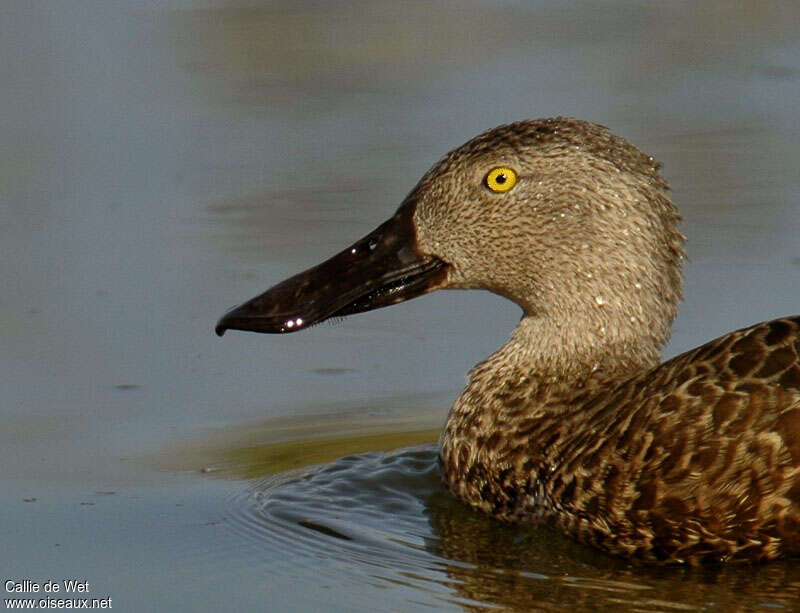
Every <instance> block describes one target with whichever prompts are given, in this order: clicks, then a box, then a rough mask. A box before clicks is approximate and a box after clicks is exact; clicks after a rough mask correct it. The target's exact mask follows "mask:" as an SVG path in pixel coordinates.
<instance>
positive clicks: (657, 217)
mask: <svg viewBox="0 0 800 613" xmlns="http://www.w3.org/2000/svg"><path fill="white" fill-rule="evenodd" d="M498 166H507V167H509V168H511V169H513V170H514V171H516V173H517V175H518V179H517V183H516V185H515V186H514V187H513V189H511V190H510V191H508V192H505V193H493V192H492V191H491V190H489V189H487V188H486V186H485V184H484V177H485V176H486V174H487V173H488V172H489V171H490V170H491V169H492V168H495V167H498ZM667 189H668V188H667V184H666V182H665V181H664V180H663V179H662V178H661V176H660V175H659V173H658V164H657V163H656V162H655V161H654V160H653V158H652V157H649V156H647V155H645V154H643V153H642V152H641V151H639V150H638V149H636V148H635V147H634V146H633V145H631V144H630V143H628V142H627V141H625V140H623V139H621V138H618V137H616V136H614V135H613V134H611V133H610V132H609V130H608V129H606V128H604V127H602V126H598V125H596V124H592V123H587V122H583V121H577V120H574V119H566V118H556V119H544V120H530V121H521V122H517V123H513V124H509V125H507V126H500V127H498V128H495V129H493V130H490V131H488V132H485V133H483V134H481V135H479V136H477V137H476V138H474V139H472V140H471V141H469V142H467V143H466V144H464V145H463V146H461V147H459V148H457V149H455V150H454V151H452V152H451V153H449V154H448V155H447V156H446V157H445V158H444V159H443V160H442V161H441V162H439V163H438V164H437V165H435V166H434V167H433V168H432V169H431V170H430V171H428V173H426V175H425V176H424V177H423V178H422V180H421V181H420V182H419V184H418V185H417V187H416V188H415V190H414V191H413V192H412V194H411V195H410V197H409V198H410V199H413V200H414V201H415V202H416V213H415V217H414V221H415V225H416V232H417V241H418V245H419V249H420V250H421V251H422V252H424V253H428V254H431V255H434V256H436V257H438V258H439V259H441V260H443V261H445V262H446V263H447V264H449V269H448V276H447V283H446V287H453V288H485V289H488V290H490V291H494V292H496V293H498V294H501V295H503V296H505V297H507V298H509V299H511V300H513V301H514V302H516V303H517V304H519V305H520V307H522V309H523V311H524V313H525V315H526V316H527V317H528V318H530V321H529V323H533V322H534V321H535V322H537V325H536V328H537V330H536V331H535V332H534V333H533V334H532V335H531V338H529V339H527V340H528V341H534V340H535V344H534V345H527V347H528V349H530V352H535V353H538V354H539V356H540V358H541V359H540V360H539V367H540V373H542V371H541V368H544V367H546V368H547V370H552V371H553V375H559V376H563V375H564V374H565V369H568V370H574V369H575V368H578V369H584V368H585V367H587V366H588V367H589V368H594V367H597V368H604V369H607V368H609V367H612V368H613V369H614V370H620V369H622V370H625V371H630V370H631V369H632V368H636V367H641V366H645V365H654V364H656V363H657V361H658V357H659V355H660V351H661V347H662V346H663V344H664V343H665V342H666V340H667V339H668V337H669V327H670V324H671V323H672V320H673V319H674V317H675V314H676V311H677V303H678V300H679V299H680V296H681V260H682V258H683V241H684V237H683V235H682V234H681V233H680V232H679V231H678V227H677V226H678V222H679V220H680V217H679V215H678V213H677V211H676V210H675V208H674V206H673V205H672V203H671V202H670V201H669V198H668V197H667V193H666V192H667ZM571 332H574V333H575V336H574V337H573V336H572V335H571V334H570V333H571ZM533 337H535V339H534V338H533ZM590 341H591V342H593V343H594V345H595V348H596V349H597V350H598V352H599V353H598V352H596V351H594V350H593V348H592V347H591V346H590ZM609 351H611V352H612V354H614V355H613V358H614V359H613V360H610V359H608V358H611V357H612V355H611V354H609V353H608V352H609ZM530 352H528V351H526V352H524V353H530ZM550 354H552V356H551V355H550ZM515 356H517V357H520V358H521V359H523V360H526V361H527V360H528V359H529V356H528V355H521V354H520V353H518V352H516V353H515ZM551 357H552V363H551V364H547V365H546V364H544V361H546V360H547V359H549V358H551ZM561 357H566V358H567V359H568V361H569V364H565V363H564V360H562V359H561ZM578 361H580V362H581V363H580V364H578ZM603 362H605V363H603ZM631 362H633V363H631ZM542 374H543V373H542Z"/></svg>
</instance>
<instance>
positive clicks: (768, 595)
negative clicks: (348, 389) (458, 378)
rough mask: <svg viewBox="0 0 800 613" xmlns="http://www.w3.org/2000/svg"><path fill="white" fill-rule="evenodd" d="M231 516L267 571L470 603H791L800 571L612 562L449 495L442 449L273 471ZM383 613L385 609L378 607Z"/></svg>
mask: <svg viewBox="0 0 800 613" xmlns="http://www.w3.org/2000/svg"><path fill="white" fill-rule="evenodd" d="M228 517H229V519H230V520H231V522H230V523H231V527H232V529H233V530H234V532H235V533H237V534H238V537H239V538H241V539H243V541H245V542H246V543H248V544H249V546H250V547H251V549H252V550H253V551H257V552H258V553H257V554H254V555H255V557H256V558H257V560H258V563H259V564H260V565H262V567H263V571H264V572H265V573H276V574H281V573H296V574H297V581H298V582H299V583H302V582H303V581H304V580H312V579H311V578H313V577H317V578H316V579H314V580H316V581H320V579H319V578H318V576H319V575H323V576H326V577H329V578H331V579H335V580H336V581H342V582H345V583H347V584H352V585H355V586H358V585H359V584H361V585H365V586H372V587H381V586H383V588H387V587H396V586H403V587H404V588H410V589H412V590H413V591H414V595H415V596H414V597H415V598H417V599H419V602H420V603H424V604H428V605H434V604H437V603H438V604H439V605H441V604H442V603H450V604H454V605H459V606H460V607H463V608H465V609H467V610H475V611H484V610H487V609H489V608H491V607H493V606H497V607H501V608H503V609H504V610H520V611H528V610H553V611H563V610H589V609H594V608H604V607H608V608H610V609H612V610H630V611H635V610H642V611H645V610H646V611H652V610H664V611H695V610H706V609H711V610H720V611H733V610H752V609H755V608H758V607H770V608H777V609H786V610H792V609H793V607H795V606H796V605H797V602H798V599H800V566H799V565H798V564H797V563H794V562H779V563H776V564H769V565H764V566H758V567H749V566H743V565H740V566H720V567H708V568H700V569H693V568H683V567H679V568H667V567H661V568H660V567H649V566H643V565H639V564H630V563H628V562H626V561H623V560H618V559H613V558H609V557H608V556H605V555H604V554H602V553H599V552H597V551H595V550H592V549H590V548H587V547H584V546H582V545H580V544H577V543H574V542H573V541H571V540H570V539H568V538H566V537H562V536H561V535H559V534H556V533H555V532H554V531H552V530H551V529H549V528H548V527H546V526H538V527H537V526H512V525H507V524H502V523H500V522H497V521H494V520H492V519H490V518H488V517H486V516H485V515H483V514H481V513H478V512H475V511H472V510H471V509H470V508H468V507H467V506H465V505H463V504H461V503H459V502H458V501H456V500H455V499H454V498H452V497H451V496H450V495H449V494H448V493H447V492H446V491H444V489H443V486H442V484H441V478H440V475H439V471H438V468H437V464H436V449H435V447H434V446H431V445H426V446H420V447H411V448H406V449H402V450H399V451H396V452H393V453H365V454H361V455H353V456H347V457H344V458H341V459H339V460H336V461H334V462H331V463H329V464H327V465H325V466H323V467H318V468H315V469H306V470H305V471H302V472H299V473H294V474H285V475H282V476H279V477H271V478H269V479H267V480H264V481H260V482H258V483H256V484H255V485H253V486H252V487H251V488H250V489H248V490H246V491H243V492H241V493H240V494H239V495H238V496H236V497H234V498H233V499H231V501H230V505H229V511H228ZM376 609H377V610H382V609H381V606H380V604H379V603H378V604H376Z"/></svg>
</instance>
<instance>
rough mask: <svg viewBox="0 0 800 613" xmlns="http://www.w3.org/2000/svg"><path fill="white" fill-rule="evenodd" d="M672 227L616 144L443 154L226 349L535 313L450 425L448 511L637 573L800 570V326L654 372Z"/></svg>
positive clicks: (556, 139) (592, 133)
mask: <svg viewBox="0 0 800 613" xmlns="http://www.w3.org/2000/svg"><path fill="white" fill-rule="evenodd" d="M679 219H680V218H679V216H678V214H677V212H676V210H675V208H674V207H673V205H672V203H671V202H670V200H669V198H668V196H667V185H666V183H665V182H664V180H663V179H662V178H661V176H660V175H659V172H658V164H656V163H655V162H654V161H653V158H651V157H649V156H647V155H645V154H643V153H642V152H640V151H639V150H638V149H636V148H635V147H634V146H633V145H631V144H630V143H628V142H627V141H625V140H623V139H621V138H618V137H615V136H613V135H612V134H611V133H610V132H609V131H608V130H607V129H606V128H604V127H601V126H597V125H595V124H591V123H586V122H582V121H577V120H574V119H565V118H556V119H544V120H532V121H522V122H518V123H513V124H509V125H507V126H501V127H499V128H495V129H494V130H490V131H488V132H485V133H483V134H481V135H479V136H477V137H475V138H474V139H472V140H471V141H469V142H467V143H466V144H465V145H463V146H461V147H459V148H457V149H455V150H453V151H452V152H451V153H449V154H448V155H447V156H445V157H444V158H443V159H442V160H441V161H440V162H439V163H438V164H436V165H435V166H434V167H433V168H432V169H431V170H429V171H428V172H427V173H426V174H425V175H424V176H423V178H422V179H421V180H420V182H419V183H418V184H417V186H416V187H415V188H414V189H413V190H412V191H411V193H410V194H409V196H408V197H407V198H406V200H405V201H404V203H403V204H402V206H401V207H400V209H399V210H398V211H397V213H396V214H395V215H394V216H393V217H392V218H391V219H390V220H389V221H387V222H386V223H384V224H383V225H381V226H380V227H379V228H378V229H377V230H375V231H374V232H372V233H371V234H369V235H368V236H367V237H365V238H364V239H362V241H359V242H357V243H356V244H354V245H353V246H352V247H350V248H348V249H345V250H344V251H342V252H341V253H339V254H337V255H336V256H334V257H332V258H331V259H330V260H328V261H326V262H324V263H323V264H320V265H319V266H316V267H314V268H312V269H309V270H308V271H306V272H304V273H300V274H299V275H296V276H295V277H292V278H291V279H288V280H287V281H284V282H283V283H280V284H278V285H277V286H275V287H273V288H272V289H271V290H268V291H267V292H265V293H264V294H262V295H260V296H258V297H256V298H255V299H253V300H251V301H249V302H247V303H245V304H244V305H242V306H241V307H238V308H237V309H234V310H233V311H231V312H229V313H228V314H227V315H226V316H225V317H223V318H222V319H221V320H220V322H219V323H218V326H217V331H218V333H220V334H221V333H223V332H224V331H225V330H226V329H230V328H239V329H244V330H255V331H260V332H292V331H296V330H298V329H300V328H303V327H306V326H307V325H308V324H309V323H313V322H314V321H320V320H322V319H325V318H326V317H330V316H335V315H347V314H352V313H357V312H360V311H364V310H368V309H371V308H378V307H383V306H388V305H391V304H395V303H397V302H400V301H403V300H406V299H408V298H411V297H413V296H416V295H419V294H422V293H425V292H428V291H432V290H434V289H438V288H483V289H488V290H490V291H493V292H496V293H498V294H500V295H502V296H505V297H507V298H509V299H511V300H513V301H514V302H516V303H517V304H518V305H520V307H521V308H522V311H523V315H522V318H521V320H520V322H519V325H518V326H517V327H516V329H515V330H514V332H513V333H512V335H511V339H510V340H509V341H508V342H507V343H506V344H505V345H503V346H502V347H501V348H500V349H498V350H497V351H496V352H494V353H493V354H492V355H490V356H489V357H488V358H487V359H486V360H485V361H483V362H482V363H481V364H479V365H477V366H476V367H475V368H473V369H472V371H471V372H470V374H469V378H468V382H467V387H466V389H465V390H464V391H463V392H462V393H461V395H460V396H459V398H458V399H457V400H456V402H455V404H454V405H453V408H452V409H451V411H450V415H449V417H448V419H447V424H446V426H445V428H444V431H443V433H442V436H441V439H440V461H441V466H442V474H443V477H444V480H445V482H446V483H447V485H448V486H449V488H450V490H451V491H452V492H453V494H455V495H456V496H457V497H458V498H460V499H462V500H463V501H465V502H467V503H469V504H470V505H472V506H473V507H475V508H477V509H480V510H483V511H485V512H487V513H489V514H491V515H493V516H494V517H496V518H498V519H502V520H506V521H517V522H531V521H546V522H549V523H551V524H552V525H554V526H556V527H558V528H559V529H560V530H562V531H563V532H565V533H566V534H569V535H571V536H573V537H575V538H577V539H578V540H580V541H582V542H584V543H588V544H591V545H594V546H596V547H599V548H601V549H603V550H605V551H607V552H609V553H612V554H617V555H623V556H629V557H635V558H640V559H643V560H647V561H661V562H688V563H698V562H702V561H707V560H715V561H719V560H747V561H758V560H770V559H774V558H777V557H781V556H787V555H798V554H800V317H797V316H796V317H791V318H785V319H780V320H775V321H772V322H767V323H763V324H758V325H756V326H752V327H750V328H747V329H743V330H739V331H737V332H732V333H730V334H728V335H725V336H723V337H721V338H719V339H717V340H715V341H712V342H710V343H707V344H706V345H703V346H702V347H700V348H698V349H696V350H694V351H690V352H687V353H685V354H683V355H680V356H678V357H676V358H673V359H672V360H670V361H668V362H665V363H663V364H659V361H660V352H661V348H662V346H663V344H664V342H665V341H666V340H667V337H668V335H669V327H670V324H671V323H672V320H673V319H674V317H675V313H676V309H677V303H678V301H679V299H680V294H681V260H682V259H683V241H684V237H683V236H682V235H681V233H680V232H679V231H678V228H677V225H678V222H679ZM300 314H302V316H300Z"/></svg>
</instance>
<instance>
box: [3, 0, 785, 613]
mask: <svg viewBox="0 0 800 613" xmlns="http://www.w3.org/2000/svg"><path fill="white" fill-rule="evenodd" d="M0 20H2V21H1V22H2V23H3V25H4V26H5V27H4V28H3V37H2V38H0V55H1V56H2V57H3V62H2V74H3V83H4V86H3V88H2V89H0V109H2V111H0V118H1V120H0V141H1V142H2V147H0V154H1V155H2V157H3V159H2V163H0V258H1V259H0V262H2V263H0V279H2V282H3V287H4V291H3V292H2V295H1V296H0V338H1V339H2V340H0V371H2V372H3V373H4V377H3V379H2V383H0V386H1V387H0V398H2V403H1V404H0V466H2V468H1V469H0V481H1V482H2V484H3V487H2V497H3V500H2V503H3V508H4V520H3V522H2V525H3V528H4V530H3V537H4V543H5V546H4V552H3V556H2V558H0V559H2V567H1V568H0V571H2V572H0V574H2V576H3V578H6V577H12V578H13V577H15V578H20V579H24V578H30V579H36V580H41V581H46V580H47V579H63V578H67V577H75V578H78V579H84V580H88V581H89V582H90V584H91V585H92V594H93V595H94V596H97V597H102V596H109V597H112V598H114V608H118V609H122V610H140V609H141V608H143V607H155V608H157V609H163V610H169V609H170V608H186V609H190V610H197V611H203V610H217V609H218V608H220V607H223V606H224V607H231V606H241V607H256V606H258V607H261V608H263V606H264V603H276V604H279V605H280V607H276V608H280V609H285V610H318V609H319V608H320V607H321V606H323V605H324V608H327V609H333V610H352V609H353V608H356V609H363V610H376V609H379V608H380V607H383V608H384V610H408V609H409V608H414V607H422V606H423V605H429V606H430V607H432V608H434V609H439V608H440V609H443V610H448V609H455V610H458V609H463V608H466V609H477V610H480V609H483V608H486V607H488V606H491V605H500V606H505V607H507V608H512V609H513V608H522V609H530V608H535V607H540V608H561V609H564V608H576V609H579V608H581V607H583V608H587V609H591V608H597V607H600V606H604V607H607V606H614V607H623V606H625V607H627V608H630V609H637V608H638V609H654V608H655V609H669V608H670V607H671V608H678V609H681V608H685V609H696V608H708V609H713V608H715V607H716V608H719V609H720V610H729V609H735V608H740V609H751V608H756V607H780V606H783V607H786V608H791V606H792V603H793V602H796V600H797V597H798V577H797V574H796V571H795V568H796V566H797V565H796V564H792V563H790V562H787V563H782V564H775V565H769V566H766V567H763V568H758V569H733V568H731V569H727V568H726V569H717V570H714V571H710V570H709V571H689V570H681V569H678V570H674V569H673V570H653V569H647V568H640V567H631V566H628V565H626V564H624V563H617V562H616V561H612V560H609V559H608V558H606V557H604V556H600V555H599V554H596V553H595V552H591V551H588V550H586V549H585V548H583V547H581V546H578V545H575V544H573V543H571V542H569V541H568V540H565V539H562V538H561V537H558V536H557V535H554V534H551V533H550V532H548V531H546V530H545V531H543V530H531V529H524V530H523V529H519V528H514V529H512V528H509V527H506V526H502V525H498V524H496V523H495V522H492V521H490V520H488V519H486V518H483V517H481V516H479V515H476V514H474V513H472V512H471V511H470V510H469V509H464V508H462V507H461V506H460V505H459V504H458V503H456V502H454V501H452V500H451V499H450V498H449V497H448V496H446V495H445V494H444V493H443V492H441V491H440V490H439V488H438V485H437V483H438V481H437V479H436V475H435V469H434V467H433V465H432V460H431V458H432V451H431V449H432V448H431V447H422V448H414V449H413V450H411V451H400V452H397V453H396V454H395V455H390V456H381V455H374V454H372V453H368V452H371V451H373V450H391V449H397V448H402V447H404V446H407V445H418V444H423V443H428V444H430V443H432V442H433V441H435V438H436V431H437V429H438V428H439V427H440V426H441V424H442V422H443V420H444V418H445V415H446V411H447V408H448V406H449V404H450V403H451V402H452V400H453V399H454V398H455V396H456V394H457V393H458V390H459V388H460V387H461V385H462V384H463V380H464V374H465V373H466V372H467V370H468V369H469V367H470V366H472V365H473V364H474V363H476V362H477V361H479V360H480V359H481V358H482V357H484V356H485V355H486V354H488V353H489V352H490V351H492V350H493V349H494V348H495V347H497V346H498V345H499V344H500V343H502V342H503V341H504V340H505V339H506V338H507V336H508V333H509V331H510V330H511V328H512V327H513V325H514V324H515V323H516V320H517V319H518V317H519V312H518V309H517V307H515V306H514V305H511V304H509V303H507V302H505V301H503V300H501V299H499V298H497V297H495V296H492V295H490V294H486V293H482V292H439V293H436V294H432V295H429V296H426V297H424V298H421V299H419V300H416V301H412V302H410V303H406V304H403V305H400V306H397V307H393V308H390V309H384V310H380V311H375V312H370V313H365V314H362V315H358V316H356V317H353V318H350V319H348V320H346V321H343V322H340V323H336V324H333V325H323V326H317V327H315V328H314V329H313V330H310V331H307V332H303V333H299V334H296V335H289V336H286V337H277V338H275V337H269V338H267V337H261V336H258V335H246V334H236V335H226V337H225V339H224V340H222V341H221V340H219V339H217V338H216V337H215V336H214V335H213V325H214V323H215V321H216V319H217V318H218V317H219V315H221V313H222V312H224V311H225V309H226V308H228V307H229V306H232V305H233V304H235V303H238V302H241V301H242V300H243V299H246V298H249V297H250V296H252V295H254V294H255V293H257V292H259V291H261V290H263V289H265V288H267V287H269V286H270V285H272V284H273V283H275V282H276V281H278V280H280V279H282V278H284V277H285V276H286V275H288V274H292V273H294V272H297V271H299V270H301V269H304V268H306V267H308V266H310V265H313V264H315V263H317V262H319V261H321V260H322V259H324V258H325V257H327V256H329V255H330V254H332V253H334V252H336V251H338V250H339V249H340V248H342V247H343V246H345V245H347V244H350V243H351V242H352V241H353V240H355V239H357V238H359V237H360V236H362V235H364V234H366V233H367V232H369V231H370V230H371V229H373V228H374V227H375V226H377V225H378V224H379V223H380V222H382V221H383V220H384V219H385V218H386V217H388V216H389V215H390V214H391V213H392V212H393V211H394V209H395V208H396V206H397V205H398V204H399V202H400V201H401V200H402V198H403V197H404V196H405V194H406V193H407V192H408V190H409V189H410V188H411V187H412V186H413V184H414V183H415V182H416V180H417V179H418V178H419V176H420V175H421V174H422V173H423V172H424V171H425V170H426V169H427V168H428V167H429V166H430V165H431V164H432V163H433V162H435V161H436V160H437V159H438V158H439V157H440V156H441V155H442V154H444V153H445V152H446V151H447V150H448V149H450V148H451V147H453V146H456V145H458V144H461V143H462V142H464V141H465V140H467V139H468V138H470V137H471V136H473V135H474V134H475V133H477V132H479V131H481V130H484V129H486V128H489V127H492V126H494V125H497V124H500V123H503V122H507V121H512V120H515V119H519V118H523V117H543V116H550V115H558V114H565V115H573V116H577V117H581V118H585V119H590V120H594V121H598V122H600V123H604V124H606V125H608V126H610V127H611V128H612V130H613V131H614V132H616V133H618V134H621V135H623V136H625V137H627V138H628V139H630V140H631V141H632V142H634V143H636V144H637V145H639V146H640V147H641V148H642V149H643V150H645V151H647V152H648V153H651V154H653V155H654V156H656V158H657V159H659V160H660V161H662V162H663V163H664V173H665V175H666V177H667V179H668V180H669V181H670V183H671V185H672V187H673V198H674V200H675V202H676V204H677V205H678V206H679V208H680V209H681V211H682V213H683V215H684V218H685V222H684V225H683V230H684V232H685V233H686V234H687V236H688V238H689V243H688V250H689V257H690V260H689V262H688V265H687V269H686V284H685V295H686V300H685V301H684V303H683V305H682V307H681V312H680V315H679V317H678V320H677V321H676V323H675V326H674V329H673V330H674V333H673V339H672V341H671V343H670V345H669V347H668V348H667V351H666V354H665V355H667V356H669V355H674V354H675V353H678V352H680V351H682V350H684V349H688V348H690V347H693V346H696V345H698V344H700V343H701V342H703V341H705V340H708V339H710V338H713V337H714V336H716V335H718V334H721V333H723V332H725V331H728V330H731V329H734V328H737V327H741V326H744V325H747V324H749V323H753V322H756V321H760V320H764V319H769V318H770V317H774V316H779V315H784V314H789V313H795V312H797V311H798V310H800V309H798V290H797V287H800V244H799V242H798V240H797V236H798V235H800V221H798V220H800V215H798V212H800V185H799V181H800V180H799V179H798V177H800V172H799V171H800V162H799V161H798V160H800V155H799V154H800V145H798V143H800V138H799V137H800V121H798V117H797V112H796V108H795V107H796V104H795V101H796V100H798V99H800V34H798V28H797V24H798V22H800V9H798V8H797V7H796V6H794V4H793V3H779V2H775V3H770V2H767V3H765V2H757V3H756V2H753V3H747V2H746V3H737V4H736V5H735V6H734V5H731V4H730V3H726V2H707V3H703V4H702V5H699V6H696V5H695V4H694V3H668V4H666V5H653V4H651V3H644V2H642V3H639V2H616V3H606V4H604V5H603V7H602V9H600V8H597V7H596V6H594V5H590V4H580V3H579V4H572V5H570V6H568V7H567V6H562V4H561V3H557V2H550V3H547V2H541V3H534V4H524V5H523V4H515V3H498V4H495V3H488V2H486V3H481V2H475V3H471V4H460V5H459V6H458V8H455V7H454V6H453V5H451V4H448V3H438V2H437V3H428V2H418V3H415V2H410V3H402V4H400V3H389V2H386V3H380V2H359V3H352V4H351V3H322V2H320V3H314V2H303V3H295V4H293V5H292V6H291V7H288V6H286V5H285V3H283V4H277V3H275V4H270V3H253V4H252V5H251V6H249V7H245V8H242V7H239V6H238V5H234V4H233V3H229V2H222V1H220V2H213V1H211V0H209V1H207V2H192V1H189V0H185V1H178V0H175V1H173V2H169V3H164V2H136V3H124V2H100V1H98V2H75V3H69V5H67V4H65V3H60V2H6V3H4V4H3V7H2V8H0ZM362 452H364V453H367V455H364V456H360V455H356V456H355V457H351V458H350V459H349V460H347V461H345V460H342V461H337V458H340V457H342V456H347V455H349V454H354V453H355V454H358V453H362ZM309 465H322V466H323V467H324V468H323V469H321V472H316V471H315V472H312V473H309V474H308V475H307V476H306V477H304V478H299V479H298V478H292V479H288V480H287V478H285V477H284V476H279V475H284V474H285V471H291V470H305V469H304V468H303V467H307V466H309ZM218 477H221V478H218ZM265 478H267V479H269V480H268V481H267V482H264V481H263V479H265ZM331 490H332V491H331ZM108 492H113V493H108ZM323 492H326V493H325V495H326V496H328V497H329V498H330V499H331V500H332V501H333V502H332V503H331V505H330V507H328V506H326V505H321V504H319V500H320V499H321V497H322V496H323ZM345 492H347V495H345ZM301 522H302V523H301ZM337 535H339V536H337ZM340 535H344V536H346V537H347V538H341V537H340ZM348 539H349V540H348Z"/></svg>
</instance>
